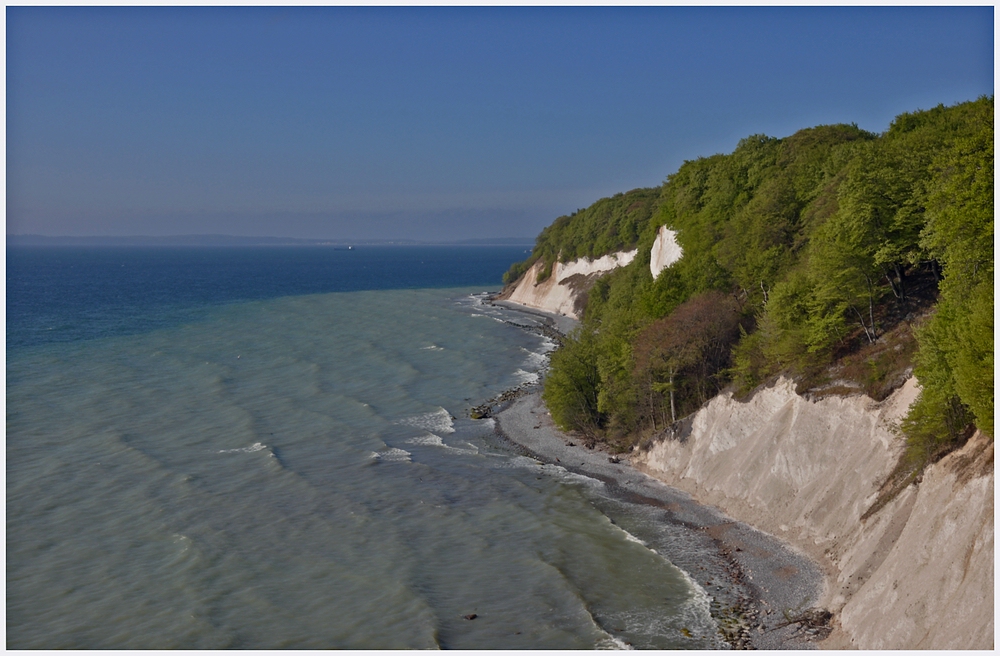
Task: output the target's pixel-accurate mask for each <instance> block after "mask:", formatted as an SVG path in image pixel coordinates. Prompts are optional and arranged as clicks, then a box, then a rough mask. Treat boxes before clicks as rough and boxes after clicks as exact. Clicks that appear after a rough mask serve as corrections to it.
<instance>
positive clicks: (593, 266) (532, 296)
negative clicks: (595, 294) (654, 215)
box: [499, 250, 639, 319]
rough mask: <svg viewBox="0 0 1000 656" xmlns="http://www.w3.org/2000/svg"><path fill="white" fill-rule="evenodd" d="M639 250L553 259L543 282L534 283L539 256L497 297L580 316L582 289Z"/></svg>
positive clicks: (584, 290) (585, 289)
mask: <svg viewBox="0 0 1000 656" xmlns="http://www.w3.org/2000/svg"><path fill="white" fill-rule="evenodd" d="M638 252H639V251H638V250H631V251H622V252H619V253H611V254H610V255H605V256H603V257H600V258H598V259H596V260H591V259H589V258H581V259H579V260H573V261H572V262H565V263H564V262H556V263H554V264H553V265H552V275H550V276H549V277H548V279H546V280H545V281H544V282H541V283H536V282H535V281H536V280H537V279H538V274H539V272H540V271H541V270H542V268H543V266H544V262H542V261H541V260H539V261H538V262H535V263H534V264H533V265H532V266H531V268H530V269H528V271H527V272H526V273H525V274H524V275H523V276H522V277H521V279H520V280H518V281H517V284H516V286H514V287H513V288H512V289H507V290H505V292H504V293H503V294H501V295H500V297H499V298H500V299H501V300H506V301H512V302H514V303H520V304H521V305H526V306H528V307H532V308H535V309H538V310H545V311H546V312H553V313H555V314H564V315H566V316H568V317H572V318H574V319H579V318H580V315H581V314H582V313H583V305H584V303H585V302H586V295H585V292H586V291H587V290H588V289H590V287H591V286H593V284H594V281H595V280H597V278H599V277H601V276H602V275H604V274H606V273H607V272H609V271H612V270H614V269H616V268H618V267H621V266H625V265H626V264H628V263H630V262H631V261H632V260H634V259H635V256H636V254H637V253H638Z"/></svg>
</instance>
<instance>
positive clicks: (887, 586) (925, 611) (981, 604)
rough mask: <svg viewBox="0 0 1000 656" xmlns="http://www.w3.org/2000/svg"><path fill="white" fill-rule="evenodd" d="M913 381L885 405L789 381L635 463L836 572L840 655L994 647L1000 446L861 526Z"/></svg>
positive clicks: (936, 472) (724, 409)
mask: <svg viewBox="0 0 1000 656" xmlns="http://www.w3.org/2000/svg"><path fill="white" fill-rule="evenodd" d="M917 391H918V388H917V385H916V382H915V380H914V379H911V380H910V381H908V382H907V383H906V385H904V386H903V387H902V388H901V389H900V390H898V391H896V392H895V393H894V394H893V395H892V396H891V397H889V398H888V399H886V400H885V401H883V402H881V403H876V402H875V401H873V400H871V399H870V398H868V397H866V396H860V395H859V396H851V397H827V398H824V399H821V400H817V401H812V400H809V399H806V398H803V397H801V396H799V395H797V394H796V393H795V390H794V385H793V383H792V382H791V381H789V380H787V379H780V380H779V381H778V382H777V383H776V384H775V385H773V386H772V387H769V388H765V389H761V390H759V391H758V392H757V393H756V394H755V395H754V396H753V397H752V398H751V399H750V400H749V401H747V402H739V401H736V400H734V399H733V398H732V396H731V395H729V394H724V395H720V396H718V397H716V398H715V399H713V400H712V401H711V402H709V403H708V405H706V406H705V407H704V408H703V409H702V410H700V411H699V412H697V413H696V414H695V415H693V417H691V418H689V419H688V420H687V421H686V422H684V424H683V428H681V430H679V431H678V432H677V434H675V435H672V436H671V437H668V438H666V439H662V440H660V441H657V442H654V443H653V444H652V445H651V446H650V447H648V448H647V449H645V450H641V451H638V452H636V453H635V454H634V455H633V458H632V460H633V463H635V464H636V465H637V466H638V467H640V468H642V469H643V470H645V471H646V472H647V473H649V474H651V475H653V476H655V477H656V478H659V479H661V480H663V481H664V482H666V483H668V484H670V485H674V486H676V487H680V488H682V489H685V490H686V491H688V492H690V493H692V494H693V495H694V496H695V497H696V498H698V499H699V500H700V501H702V502H705V503H711V504H713V505H716V506H718V507H720V508H721V509H722V510H724V511H725V512H727V513H728V514H730V515H732V516H733V517H736V518H738V519H741V520H743V521H747V522H749V523H751V524H753V525H754V526H757V527H759V528H761V529H763V530H766V531H768V532H771V533H773V534H775V535H777V536H779V537H781V538H783V539H785V540H788V541H789V542H791V543H792V544H794V545H796V546H798V547H799V548H801V549H802V550H803V551H805V552H806V553H808V554H810V555H811V556H813V557H814V558H815V559H817V561H818V562H820V564H821V565H822V566H823V567H824V568H825V569H826V571H827V585H826V591H825V593H824V595H823V599H822V601H821V605H823V606H825V607H827V608H829V609H831V610H833V611H834V612H835V613H836V630H835V631H834V633H833V634H832V635H831V636H830V638H828V639H827V640H826V641H825V642H824V643H822V645H823V646H825V647H832V648H851V647H854V648H861V649H911V648H927V649H933V648H945V649H949V648H950V649H956V648H961V649H991V648H992V647H993V441H992V440H990V439H989V438H987V437H985V436H982V435H979V434H977V435H976V436H974V437H973V438H972V439H971V440H970V441H969V442H968V443H967V444H966V445H965V447H963V448H962V449H960V450H959V451H957V452H954V453H952V454H951V455H949V456H947V457H945V458H944V459H942V460H941V461H940V462H938V463H936V464H934V465H932V466H930V467H929V468H928V469H927V470H926V471H925V472H924V474H923V476H922V479H921V480H919V481H918V482H917V483H915V484H912V485H910V486H909V487H907V488H906V489H904V490H903V491H902V492H901V493H900V494H899V495H897V496H896V497H895V498H894V499H893V500H892V501H891V502H890V503H888V504H886V505H885V506H884V507H882V508H881V509H880V510H878V511H877V512H875V513H874V514H871V515H870V516H869V517H867V518H866V519H862V517H863V516H864V515H865V513H866V511H868V510H869V509H870V508H871V507H872V504H873V503H875V501H876V498H877V497H878V491H879V487H880V485H881V484H882V483H883V482H884V481H885V479H886V477H887V476H888V475H889V473H890V472H891V471H892V469H893V468H894V466H895V465H896V462H897V460H898V457H899V455H900V452H901V450H902V446H903V444H902V439H901V438H900V437H899V436H898V435H897V433H896V431H895V430H894V424H895V422H897V421H898V420H899V419H900V418H901V417H902V416H903V415H904V414H905V412H906V410H907V408H908V407H909V405H910V403H911V402H912V401H913V399H914V398H915V397H916V394H917Z"/></svg>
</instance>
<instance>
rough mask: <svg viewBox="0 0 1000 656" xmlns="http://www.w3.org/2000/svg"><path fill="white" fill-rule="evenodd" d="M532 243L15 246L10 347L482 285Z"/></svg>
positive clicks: (494, 282)
mask: <svg viewBox="0 0 1000 656" xmlns="http://www.w3.org/2000/svg"><path fill="white" fill-rule="evenodd" d="M525 257H527V253H526V249H525V247H523V246H466V247H456V246H367V247H366V246H358V247H355V248H354V249H353V250H346V249H339V248H338V249H334V248H324V247H247V248H204V247H199V248H163V247H161V248H155V247H150V248H142V247H131V248H127V247H107V248H96V247H87V248H76V247H53V248H37V247H35V248H32V247H20V248H8V249H7V348H8V349H18V348H22V347H25V346H32V345H37V344H47V343H53V342H72V341H77V340H82V339H93V338H98V337H109V336H114V335H127V334H135V333H141V332H146V331H149V330H154V329H157V328H164V327H168V326H171V325H177V324H179V323H183V322H186V321H190V320H194V319H197V318H198V317H199V316H201V313H202V311H203V310H204V309H206V308H208V307H212V306H217V305H222V304H227V303H233V302H240V301H251V300H263V299H268V298H277V297H281V296H296V295H302V294H321V293H327V292H348V291H365V290H380V289H426V288H441V287H465V286H479V285H482V286H483V287H484V288H485V289H499V287H500V285H501V277H502V276H503V274H504V272H505V271H506V270H507V268H508V267H509V266H510V265H511V263H512V262H515V261H518V260H522V259H524V258H525Z"/></svg>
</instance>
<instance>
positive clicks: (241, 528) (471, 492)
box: [6, 248, 720, 649]
mask: <svg viewBox="0 0 1000 656" xmlns="http://www.w3.org/2000/svg"><path fill="white" fill-rule="evenodd" d="M418 250H419V249H417V250H411V251H406V249H398V250H396V251H393V250H392V249H373V250H372V251H371V252H368V253H365V252H360V253H359V252H354V256H355V259H354V260H353V261H347V264H344V263H343V260H344V257H345V253H344V252H337V251H332V250H330V251H326V252H325V253H324V251H323V250H322V249H299V250H297V251H296V250H294V249H288V250H282V249H272V250H270V251H263V250H258V251H257V252H256V253H255V252H252V249H245V250H233V251H230V252H228V253H221V252H220V253H216V254H215V258H216V259H214V260H213V259H212V258H211V257H208V256H207V253H208V251H205V250H203V251H195V250H191V251H181V250H175V251H172V252H159V253H157V254H154V255H150V254H149V253H143V252H141V251H137V250H131V251H124V250H119V251H113V250H112V251H100V252H98V251H87V252H83V251H74V252H70V251H65V252H62V253H61V254H55V255H54V254H53V253H51V252H50V253H48V254H45V253H42V254H39V253H38V252H35V253H27V254H25V253H15V254H14V255H13V256H12V255H11V251H8V336H7V344H8V352H7V442H6V444H7V520H6V521H7V526H6V528H7V646H8V647H10V648H121V649H125V648H257V649H269V648H436V647H445V648H473V649H475V648H514V649H517V648H524V649H527V648H593V647H620V646H625V645H626V644H631V645H634V646H637V647H659V648H698V647H719V646H720V645H719V644H718V643H717V641H716V638H715V637H714V636H715V627H714V624H713V622H712V620H711V617H710V616H709V613H708V600H707V598H706V597H705V594H704V592H702V591H701V590H700V588H698V587H697V586H695V585H693V584H692V583H691V582H690V579H689V578H688V577H687V576H686V575H685V574H683V572H681V571H680V570H679V569H677V568H676V567H674V566H673V565H672V564H671V563H670V562H669V561H668V560H667V559H665V558H664V557H663V556H661V555H660V553H658V551H659V552H662V549H660V550H657V549H654V548H651V547H656V546H657V544H658V543H659V542H663V541H670V540H676V539H681V538H678V536H676V535H672V534H671V533H670V530H669V529H665V528H664V527H663V526H661V525H660V524H658V523H657V522H656V521H655V520H654V519H653V518H651V517H650V516H648V513H647V511H646V510H644V509H642V508H634V507H628V506H627V505H623V504H616V503H615V502H614V501H613V500H610V499H609V498H608V497H607V495H605V494H604V493H603V491H602V488H603V484H601V483H599V482H597V481H594V480H592V479H587V478H585V477H582V476H577V475H574V474H571V473H569V472H567V471H565V470H563V469H561V468H559V467H553V466H547V465H546V466H541V465H540V464H539V463H537V462H535V461H533V460H531V459H530V458H526V457H523V456H520V455H517V454H516V453H514V452H512V451H511V450H510V449H509V448H507V447H506V446H505V445H504V443H502V442H501V441H500V440H499V439H498V438H497V437H496V436H495V434H494V428H493V423H492V420H486V421H473V420H471V419H469V418H468V415H467V410H468V408H469V407H470V406H472V405H476V404H478V403H480V402H482V401H483V400H485V399H488V398H490V397H492V396H494V395H496V394H497V393H499V392H501V391H502V390H504V389H506V388H509V387H511V386H514V385H517V384H520V383H523V382H526V381H531V380H534V379H536V378H537V377H538V376H539V374H540V373H541V372H542V370H543V369H544V366H545V363H546V359H545V354H546V353H547V352H548V351H549V350H551V348H552V347H553V345H552V343H551V342H549V341H548V340H547V339H545V338H543V337H540V336H538V335H536V334H533V333H530V332H526V331H523V330H520V329H518V328H516V327H512V326H511V325H509V324H506V323H503V321H502V319H504V318H510V317H511V316H512V315H510V314H507V315H504V314H503V313H502V312H503V311H501V310H500V309H498V308H493V307H490V306H488V305H483V304H482V303H481V302H480V299H479V297H478V296H477V294H479V293H480V292H482V291H483V290H484V289H489V288H491V287H492V288H495V287H496V286H497V285H495V284H494V285H490V284H489V283H490V281H491V280H496V279H498V278H499V275H500V273H502V271H503V270H504V268H506V265H507V264H508V263H509V262H510V261H513V260H514V259H518V257H519V256H520V255H521V253H520V251H519V250H518V249H509V248H508V249H506V250H504V249H493V250H477V249H464V251H463V252H461V253H456V252H454V251H453V252H449V251H448V250H447V249H443V250H436V251H425V252H422V253H421V252H418ZM57 257H61V258H62V259H61V260H60V262H61V264H60V263H58V262H57V263H55V264H53V263H52V261H53V258H57ZM421 257H423V262H425V265H424V266H425V267H426V268H427V270H433V271H435V272H437V273H434V274H429V275H427V276H425V277H424V278H420V277H419V276H414V275H412V271H411V272H410V273H411V275H409V276H408V275H407V271H406V270H407V269H408V268H409V269H411V270H412V267H414V266H416V265H415V264H414V262H418V261H421V260H420V258H421ZM32 258H34V259H32ZM46 258H48V259H46ZM366 258H367V259H366ZM407 258H410V259H407ZM462 258H465V261H466V262H468V263H469V264H468V270H467V271H465V272H464V273H462V274H461V275H462V276H463V277H464V278H465V280H466V281H467V282H468V284H469V285H472V284H475V285H477V286H474V287H470V286H468V285H462V286H459V285H456V284H455V283H456V282H460V281H456V280H455V279H454V269H449V267H448V262H449V261H450V262H452V263H454V262H455V261H456V259H459V260H461V259H462ZM400 259H403V260H406V261H407V266H406V267H396V268H394V266H395V265H393V262H396V263H397V264H398V261H399V260H400ZM119 260H122V261H119ZM428 262H430V263H431V264H426V263H428ZM255 263H256V264H255ZM46 264H48V266H46ZM82 264H86V266H83V269H85V272H84V273H80V272H79V267H81V266H82ZM122 264H126V265H127V266H121V265H122ZM128 266H131V267H136V268H139V269H142V272H141V273H139V274H137V275H135V276H121V275H119V274H121V271H119V270H120V269H123V268H128ZM116 269H117V270H116ZM352 270H353V271H357V270H367V271H369V272H371V271H375V272H376V273H375V274H373V275H370V276H367V277H362V278H361V279H362V280H363V281H366V282H360V283H359V282H358V280H357V279H355V280H354V281H353V282H351V280H350V276H351V275H352V274H351V271H352ZM74 271H76V272H75V273H74ZM283 271H284V273H282V272H283ZM442 272H445V273H442ZM115 276H119V277H118V282H115ZM12 278H14V279H15V280H14V282H12ZM39 278H43V280H39ZM414 278H417V279H418V280H422V281H423V282H422V284H421V287H423V288H412V285H410V284H409V283H412V282H413V280H414ZM137 280H138V281H139V282H136V281H137ZM255 281H256V282H255ZM324 281H325V282H324ZM337 285H339V287H338V286H337ZM442 285H446V286H442ZM352 286H353V287H354V289H351V287H352ZM402 287H410V288H402ZM24 290H29V291H30V292H31V293H32V294H34V295H35V296H34V297H32V298H28V297H26V296H25V293H24ZM171 290H173V291H171ZM88 295H89V300H88ZM71 296H72V297H73V298H72V300H68V299H69V298H70V297H71ZM518 321H520V322H522V323H527V322H528V321H530V320H529V319H527V318H525V317H523V316H521V317H518ZM612 520H614V521H612ZM473 614H475V616H476V617H475V619H466V616H470V617H471V616H472V615H473Z"/></svg>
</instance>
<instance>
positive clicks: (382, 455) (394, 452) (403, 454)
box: [369, 447, 410, 462]
mask: <svg viewBox="0 0 1000 656" xmlns="http://www.w3.org/2000/svg"><path fill="white" fill-rule="evenodd" d="M369 457H370V458H371V459H372V460H375V461H377V462H410V452H409V451H404V450H403V449H396V448H393V447H390V448H388V449H384V450H382V451H372V453H371V455H370V456H369Z"/></svg>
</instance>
